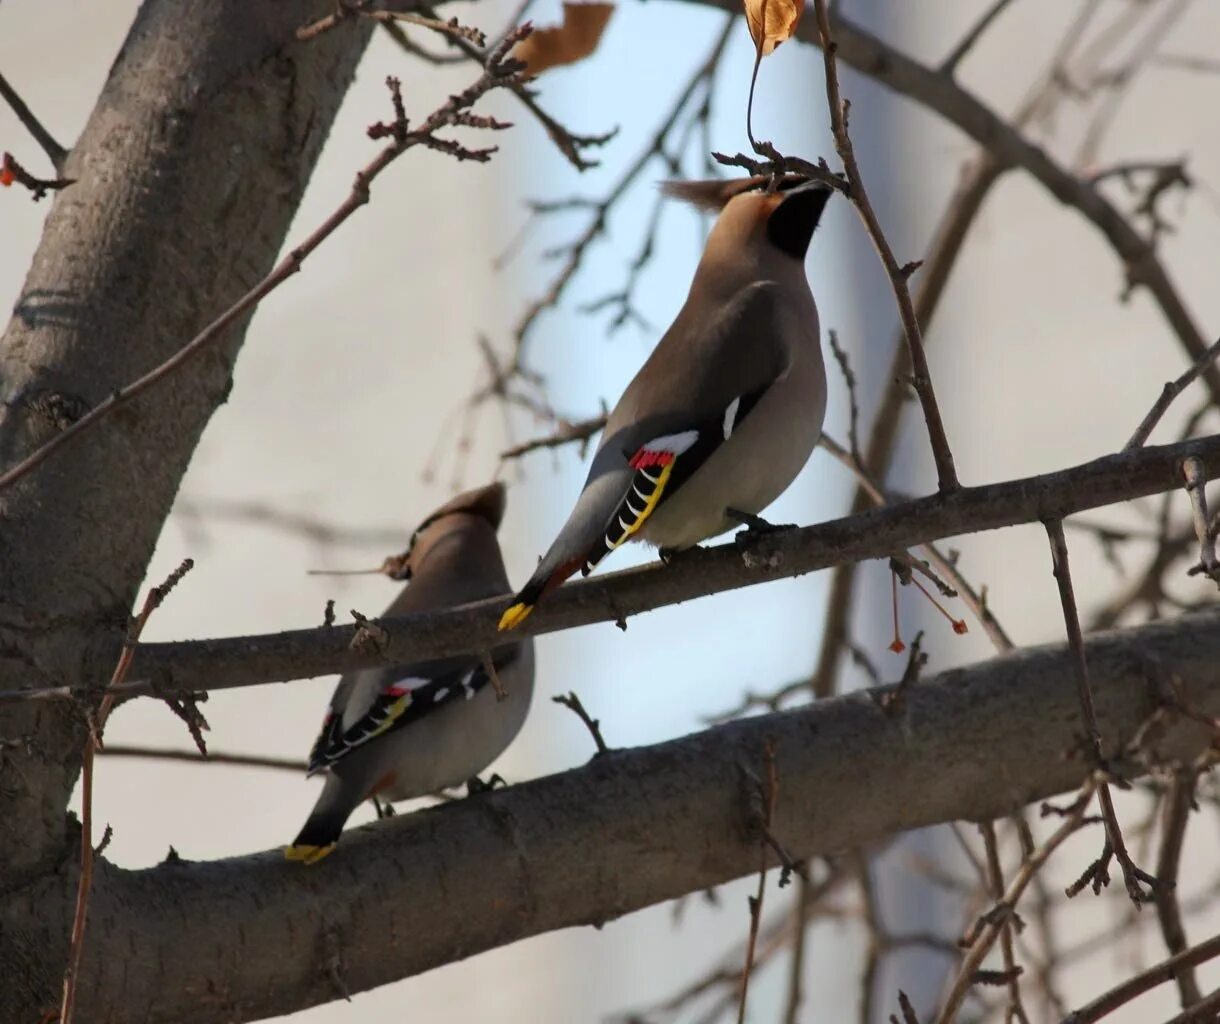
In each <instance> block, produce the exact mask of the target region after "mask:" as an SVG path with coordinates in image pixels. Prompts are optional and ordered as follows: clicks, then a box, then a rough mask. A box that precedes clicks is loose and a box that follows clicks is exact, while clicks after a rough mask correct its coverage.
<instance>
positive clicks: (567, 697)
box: [551, 692, 610, 757]
mask: <svg viewBox="0 0 1220 1024" xmlns="http://www.w3.org/2000/svg"><path fill="white" fill-rule="evenodd" d="M551 700H553V701H554V702H555V703H556V704H562V705H563V706H564V707H565V708H567V709H568V710H569V711H571V712H573V713H574V714H575V715H576V717H577V718H579V719H580V720H581V721H582V722H584V723H585V728H586V729H588V730H589V735H590V736H592V737H593V742H594V743H596V744H597V751H596V753H594V755H593V756H594V757H600V756H601V755H602V754H608V753H609V752H610V748H609V747H608V746H606V741H605V740H604V739H602V730H601V722H600V721H599V720H598V719H596V718H594V717H593V716H592V715H590V714H589V712H587V711H586V710H585V706H584V705H583V704H582V703H581V702H580V698H579V697H578V696H576V694H575V692H573V693H567V694H563V693H561V694H560V695H559V696H558V697H552V698H551Z"/></svg>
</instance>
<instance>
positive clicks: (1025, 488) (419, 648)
mask: <svg viewBox="0 0 1220 1024" xmlns="http://www.w3.org/2000/svg"><path fill="white" fill-rule="evenodd" d="M1192 454H1193V455H1197V456H1199V457H1200V458H1201V459H1202V460H1203V465H1204V466H1205V467H1206V469H1207V472H1209V473H1210V472H1214V470H1213V469H1212V467H1220V435H1216V436H1211V437H1206V438H1200V439H1197V440H1193V441H1184V442H1181V443H1179V444H1176V445H1167V446H1163V447H1149V448H1143V449H1140V450H1139V451H1137V452H1127V453H1123V454H1119V455H1110V456H1107V457H1105V458H1102V459H1097V460H1095V461H1094V462H1089V463H1085V464H1084V465H1081V466H1076V467H1073V468H1071V469H1066V470H1061V471H1060V472H1057V473H1048V474H1046V475H1044V476H1038V477H1027V478H1025V479H1021V480H1012V481H1008V482H1006V483H1000V484H990V485H988V486H984V487H966V488H961V489H959V490H957V491H954V492H951V493H950V494H947V495H934V496H932V497H927V498H920V499H917V500H915V501H909V502H904V503H902V504H898V505H891V506H889V507H887V508H881V509H874V510H872V511H869V512H864V513H861V514H860V515H856V516H849V517H847V518H845V519H836V520H833V521H831V522H828V523H822V524H820V525H818V526H808V527H804V528H802V529H794V530H789V531H784V532H782V533H776V534H771V535H768V536H766V537H763V538H760V539H759V540H758V541H747V542H746V546H745V547H744V548H743V549H739V548H738V547H737V546H736V545H735V544H724V545H720V546H718V547H715V548H711V549H706V550H698V551H692V552H689V553H686V554H684V555H683V556H682V557H680V558H677V559H675V560H673V561H672V562H671V564H670V565H668V566H663V565H661V564H659V563H655V564H652V565H648V566H644V567H643V568H640V569H630V570H626V571H623V572H618V573H609V574H607V575H605V576H600V577H593V578H591V579H587V580H583V581H581V582H578V583H569V584H567V585H565V586H563V587H560V588H559V589H558V590H556V591H555V592H554V593H553V594H551V595H550V596H549V597H548V598H547V600H546V601H544V602H543V603H542V604H541V605H540V606H539V608H538V610H537V611H536V612H535V613H534V614H533V615H532V616H530V618H529V619H528V620H527V621H526V623H525V624H524V626H522V627H521V629H520V632H521V633H523V634H541V633H551V632H555V631H557V630H561V629H571V628H573V627H575V626H583V625H588V624H589V623H593V622H619V621H625V620H626V619H627V618H628V617H630V616H632V615H638V614H640V613H642V612H645V611H651V610H652V609H654V608H660V607H664V606H666V605H670V604H677V603H679V602H682V601H689V600H693V599H695V598H697V597H704V596H706V595H709V594H715V593H719V592H721V591H725V590H734V589H737V588H739V587H745V586H750V585H752V584H755V583H761V582H764V581H766V580H771V579H782V578H785V577H791V576H800V575H803V574H805V573H808V572H814V571H816V570H818V569H825V568H827V567H828V566H831V565H837V564H840V563H844V562H854V561H861V560H864V559H869V558H889V556H890V555H891V554H892V552H894V551H895V550H901V549H904V548H910V547H913V546H916V545H919V544H923V543H926V542H928V541H933V540H940V539H943V538H946V537H954V536H960V535H963V534H968V533H976V532H979V531H982V530H993V529H998V528H1000V527H1004V526H1013V525H1016V524H1018V523H1027V522H1037V521H1040V520H1044V519H1054V518H1061V517H1063V516H1067V515H1071V514H1073V513H1075V512H1081V511H1084V510H1085V509H1090V508H1097V507H1099V506H1102V505H1107V504H1110V503H1113V502H1116V501H1126V500H1129V499H1131V498H1137V497H1142V496H1144V495H1148V494H1154V493H1157V492H1161V491H1166V490H1172V489H1175V488H1177V487H1178V486H1179V480H1180V477H1179V475H1178V467H1179V466H1180V465H1181V461H1182V459H1184V458H1185V457H1186V456H1188V455H1192ZM503 606H504V599H502V598H490V599H488V600H485V601H480V602H475V603H472V604H468V605H463V606H461V607H459V608H452V609H445V610H443V611H437V612H429V613H421V614H416V615H410V616H406V617H403V618H397V619H387V620H385V621H384V622H383V623H381V625H382V626H384V627H385V628H386V630H387V631H388V632H389V634H390V639H389V642H388V644H387V646H386V647H385V649H384V650H381V651H372V650H363V651H356V650H352V649H351V642H352V638H353V636H354V633H355V630H354V628H353V627H351V626H346V627H339V626H331V627H328V628H322V629H310V630H295V631H292V632H285V633H278V634H272V635H267V636H256V637H234V638H231V639H223V640H196V641H184V642H180V643H168V644H146V645H143V646H141V647H140V649H139V651H138V652H137V654H136V663H135V665H134V666H133V669H132V673H131V676H132V681H131V682H129V683H126V684H124V687H123V688H122V690H121V692H122V694H123V695H125V696H134V695H137V694H152V695H154V696H160V695H165V694H172V693H193V692H199V691H205V690H216V689H227V688H231V687H236V686H252V685H257V684H259V683H269V682H280V681H284V680H288V679H297V678H301V677H305V676H314V675H323V674H326V673H331V672H346V671H350V670H352V669H356V668H367V667H370V666H373V665H382V664H404V663H406V662H408V661H415V660H419V659H424V658H433V657H444V656H448V655H451V654H459V653H472V652H473V653H478V652H480V651H486V650H491V649H493V648H495V647H496V646H498V645H499V644H502V643H503V642H504V635H503V634H502V633H499V632H498V631H497V628H496V627H497V623H498V620H499V616H500V613H501V612H502V611H503ZM72 692H73V691H72V690H71V689H67V688H60V689H55V688H51V689H46V690H39V691H35V695H43V696H47V697H55V696H69V695H71V694H72ZM22 696H27V694H25V693H24V692H23V691H19V692H18V693H16V694H14V693H12V692H9V693H0V700H2V699H14V697H18V698H20V697H22Z"/></svg>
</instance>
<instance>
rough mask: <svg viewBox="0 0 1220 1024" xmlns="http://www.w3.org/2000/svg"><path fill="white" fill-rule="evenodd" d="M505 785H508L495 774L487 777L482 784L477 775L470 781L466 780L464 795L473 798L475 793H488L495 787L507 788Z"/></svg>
mask: <svg viewBox="0 0 1220 1024" xmlns="http://www.w3.org/2000/svg"><path fill="white" fill-rule="evenodd" d="M507 785H508V783H507V782H505V781H504V779H503V778H502V777H501V776H499V775H497V774H496V773H495V772H493V773H492V774H491V775H489V776H488V777H487V781H486V782H484V781H483V780H482V779H480V778H479V777H478V776H477V775H474V776H472V777H471V778H470V779H468V780H467V782H466V795H467V796H474V795H475V794H476V793H489V792H491V791H492V790H493V789H495V788H496V786H507Z"/></svg>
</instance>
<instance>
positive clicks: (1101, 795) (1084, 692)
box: [1045, 519, 1158, 905]
mask: <svg viewBox="0 0 1220 1024" xmlns="http://www.w3.org/2000/svg"><path fill="white" fill-rule="evenodd" d="M1045 526H1046V533H1047V536H1048V537H1049V538H1050V545H1051V559H1052V561H1053V563H1054V572H1055V582H1056V583H1057V584H1058V586H1059V600H1060V603H1061V604H1062V605H1063V620H1064V623H1065V624H1066V626H1067V636H1068V644H1069V645H1070V647H1071V649H1072V654H1073V656H1074V659H1075V663H1076V685H1077V690H1078V695H1079V697H1080V709H1081V714H1082V718H1083V719H1084V725H1085V741H1086V743H1087V745H1088V751H1089V756H1090V758H1091V759H1092V761H1093V764H1094V766H1095V767H1097V768H1099V769H1101V770H1102V771H1107V772H1108V771H1109V767H1108V764H1107V761H1106V756H1105V753H1104V751H1103V749H1102V744H1101V728H1100V726H1099V725H1098V723H1097V710H1096V707H1095V705H1094V698H1093V688H1092V686H1091V685H1090V683H1089V664H1088V659H1087V658H1086V656H1085V648H1084V637H1083V635H1082V633H1081V630H1080V615H1079V613H1078V612H1077V610H1076V595H1075V592H1074V591H1073V588H1072V573H1071V568H1070V566H1069V564H1068V550H1067V541H1066V540H1065V539H1064V536H1063V523H1062V521H1060V520H1059V519H1048V520H1047V521H1046V523H1045ZM1097 800H1098V803H1099V804H1100V805H1101V811H1102V817H1103V818H1104V819H1105V823H1106V843H1105V847H1104V849H1103V850H1102V854H1101V856H1100V857H1099V858H1098V859H1097V860H1095V861H1094V862H1093V864H1092V865H1091V866H1090V867H1089V869H1088V870H1086V871H1085V873H1084V874H1083V875H1081V877H1080V879H1079V880H1078V881H1077V882H1076V883H1075V884H1074V885H1073V886H1071V887H1069V889H1068V895H1069V896H1072V895H1075V893H1076V892H1079V891H1080V889H1081V888H1083V884H1084V883H1085V882H1086V880H1087V881H1089V882H1091V883H1092V885H1093V891H1094V893H1097V892H1100V891H1101V888H1102V886H1104V885H1107V884H1108V883H1109V881H1110V877H1109V874H1108V872H1107V866H1108V863H1109V860H1110V856H1111V855H1113V856H1114V857H1115V858H1117V860H1118V864H1119V867H1120V868H1122V872H1123V881H1124V882H1125V884H1126V886H1127V894H1128V895H1129V896H1130V897H1131V900H1132V902H1133V903H1135V904H1136V905H1139V904H1141V903H1146V902H1148V901H1149V900H1150V899H1151V898H1152V897H1151V896H1150V895H1149V894H1148V893H1146V892H1145V891H1144V890H1143V889H1142V888H1141V883H1143V884H1144V885H1147V886H1148V888H1149V889H1150V890H1151V891H1152V892H1153V893H1155V892H1156V890H1157V887H1158V882H1157V879H1156V878H1154V877H1153V876H1152V875H1150V874H1148V873H1147V872H1146V871H1143V870H1141V869H1140V868H1139V867H1138V866H1137V865H1136V864H1135V862H1134V861H1133V860H1132V859H1131V855H1130V854H1129V853H1128V852H1127V844H1126V842H1125V841H1124V840H1123V833H1122V827H1121V826H1120V825H1119V822H1118V815H1117V814H1116V812H1115V810H1114V801H1113V799H1112V798H1111V796H1110V785H1109V783H1108V782H1107V781H1105V780H1102V781H1101V782H1100V783H1099V784H1098V786H1097Z"/></svg>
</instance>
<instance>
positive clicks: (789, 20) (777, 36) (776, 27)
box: [745, 0, 805, 57]
mask: <svg viewBox="0 0 1220 1024" xmlns="http://www.w3.org/2000/svg"><path fill="white" fill-rule="evenodd" d="M745 5H746V24H747V25H749V26H750V38H751V39H753V40H754V45H755V47H756V48H757V49H758V56H759V57H766V56H769V55H770V54H771V53H772V52H773V51H774V50H775V48H776V47H777V46H779V44H780V43H784V42H787V41H788V40H789V39H791V38H792V36H793V34H794V33H795V32H796V26H797V25H798V24H800V21H801V13H802V12H803V11H804V10H805V5H804V3H803V2H802V0H745Z"/></svg>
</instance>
